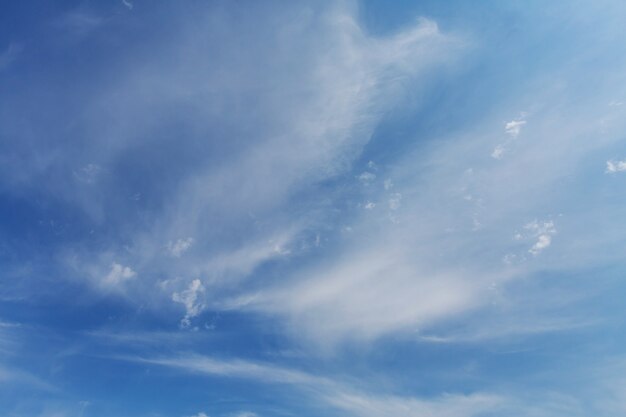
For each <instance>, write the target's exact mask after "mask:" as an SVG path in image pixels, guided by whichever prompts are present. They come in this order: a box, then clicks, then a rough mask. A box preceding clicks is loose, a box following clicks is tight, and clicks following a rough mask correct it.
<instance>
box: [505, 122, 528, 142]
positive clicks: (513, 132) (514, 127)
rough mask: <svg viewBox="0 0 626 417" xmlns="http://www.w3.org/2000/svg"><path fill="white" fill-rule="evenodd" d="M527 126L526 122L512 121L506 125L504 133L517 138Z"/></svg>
mask: <svg viewBox="0 0 626 417" xmlns="http://www.w3.org/2000/svg"><path fill="white" fill-rule="evenodd" d="M525 124H526V120H511V121H510V122H507V123H506V124H505V125H504V131H505V132H506V133H507V134H508V135H510V136H511V137H513V138H516V137H517V136H519V134H520V132H521V131H522V127H523V126H524V125H525Z"/></svg>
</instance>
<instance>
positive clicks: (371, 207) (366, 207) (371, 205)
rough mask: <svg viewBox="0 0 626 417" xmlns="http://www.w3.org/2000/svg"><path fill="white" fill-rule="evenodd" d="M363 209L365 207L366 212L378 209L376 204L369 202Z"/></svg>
mask: <svg viewBox="0 0 626 417" xmlns="http://www.w3.org/2000/svg"><path fill="white" fill-rule="evenodd" d="M363 207H365V210H372V209H373V208H374V207H376V203H373V202H371V201H368V202H367V203H365V205H364V206H363Z"/></svg>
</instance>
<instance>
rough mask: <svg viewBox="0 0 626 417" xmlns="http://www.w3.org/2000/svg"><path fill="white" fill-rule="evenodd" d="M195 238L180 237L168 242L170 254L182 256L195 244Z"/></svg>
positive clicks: (176, 256) (177, 256)
mask: <svg viewBox="0 0 626 417" xmlns="http://www.w3.org/2000/svg"><path fill="white" fill-rule="evenodd" d="M193 242H194V241H193V238H191V237H188V238H186V239H178V240H177V241H176V242H168V243H167V251H168V252H169V254H170V255H171V256H173V257H175V258H180V256H181V255H182V254H183V253H185V252H187V250H189V248H191V245H193Z"/></svg>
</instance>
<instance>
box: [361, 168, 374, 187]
mask: <svg viewBox="0 0 626 417" xmlns="http://www.w3.org/2000/svg"><path fill="white" fill-rule="evenodd" d="M357 178H358V179H359V181H361V182H363V183H365V184H369V183H371V182H372V181H374V180H375V179H376V174H374V173H371V172H368V171H365V172H363V173H361V175H359V176H358V177H357Z"/></svg>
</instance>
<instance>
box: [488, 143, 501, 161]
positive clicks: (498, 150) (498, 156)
mask: <svg viewBox="0 0 626 417" xmlns="http://www.w3.org/2000/svg"><path fill="white" fill-rule="evenodd" d="M503 154H504V145H498V146H496V147H495V148H494V149H493V152H491V157H492V158H494V159H501V158H502V155H503Z"/></svg>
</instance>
